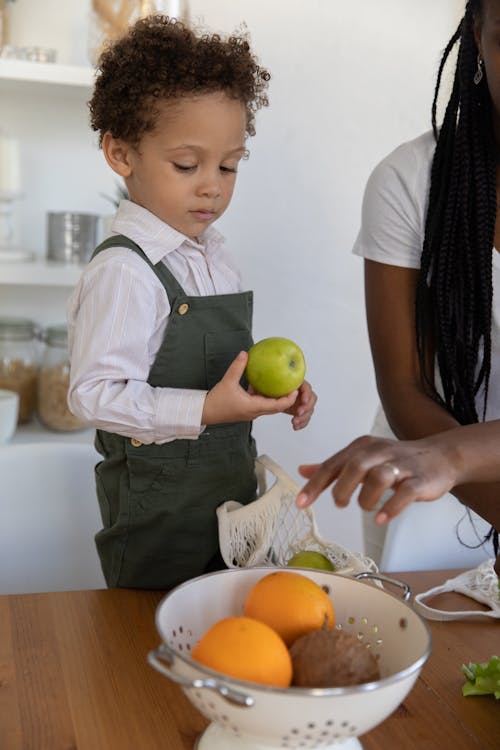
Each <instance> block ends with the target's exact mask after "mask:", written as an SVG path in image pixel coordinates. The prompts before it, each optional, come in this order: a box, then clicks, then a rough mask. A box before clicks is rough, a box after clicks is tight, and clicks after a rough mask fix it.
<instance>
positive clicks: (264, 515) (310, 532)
mask: <svg viewBox="0 0 500 750" xmlns="http://www.w3.org/2000/svg"><path fill="white" fill-rule="evenodd" d="M256 471H257V477H258V480H259V497H258V499H257V500H255V501H254V502H252V503H249V504H248V505H241V503H237V502H235V501H228V502H226V503H223V504H222V505H220V506H219V507H218V508H217V517H218V523H219V544H220V549H221V554H222V557H223V559H224V562H225V563H226V565H227V566H228V567H229V568H246V567H250V566H253V565H270V566H282V565H286V563H287V561H288V560H289V559H290V558H291V557H292V556H293V555H294V554H296V553H297V552H300V551H301V550H305V549H308V550H315V551H317V552H321V553H322V554H323V555H325V556H326V557H327V558H328V559H329V560H330V561H331V563H332V564H333V565H334V567H335V570H336V572H338V573H343V574H345V575H354V574H356V573H361V572H365V571H371V572H377V566H376V565H375V563H374V562H373V560H371V559H370V558H369V557H365V556H364V555H362V554H360V553H357V552H350V551H349V550H347V549H345V548H344V547H342V546H341V545H340V544H337V543H335V542H330V541H328V540H326V539H323V538H322V537H321V536H320V534H319V531H318V528H317V526H316V521H315V518H314V513H313V511H312V509H311V508H306V509H304V510H301V509H300V508H297V506H296V505H295V498H296V497H297V495H298V493H299V491H300V487H299V486H298V485H297V484H296V482H294V481H293V480H292V479H291V477H289V476H288V475H287V474H286V473H285V471H284V470H283V469H282V468H281V467H280V466H278V464H276V463H275V462H274V461H272V460H271V459H270V458H269V456H265V455H263V456H259V458H257V460H256ZM266 472H268V473H270V474H271V475H272V476H273V478H274V480H275V481H274V482H273V484H272V485H271V486H269V487H268V484H267V481H266Z"/></svg>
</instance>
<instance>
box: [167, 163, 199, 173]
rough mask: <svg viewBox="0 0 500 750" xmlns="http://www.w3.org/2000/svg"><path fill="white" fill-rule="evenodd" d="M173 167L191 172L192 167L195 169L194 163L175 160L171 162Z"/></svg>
mask: <svg viewBox="0 0 500 750" xmlns="http://www.w3.org/2000/svg"><path fill="white" fill-rule="evenodd" d="M172 163H173V165H174V167H175V168H176V169H178V170H179V172H191V171H192V170H193V169H196V164H177V163H176V162H172Z"/></svg>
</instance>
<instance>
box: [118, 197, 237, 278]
mask: <svg viewBox="0 0 500 750" xmlns="http://www.w3.org/2000/svg"><path fill="white" fill-rule="evenodd" d="M111 230H112V231H113V232H116V233H117V234H124V235H125V236H126V237H129V238H130V239H131V240H132V241H133V242H135V243H137V245H139V247H140V248H141V249H142V250H143V252H144V253H145V255H146V256H147V257H148V259H149V260H150V261H151V263H153V265H156V264H157V263H160V261H162V260H163V258H165V256H166V255H168V254H169V253H172V252H174V251H175V250H179V249H182V247H183V246H184V247H185V248H187V247H194V248H196V249H197V250H200V252H205V253H207V255H211V254H212V253H213V252H214V251H215V250H216V249H217V248H218V247H220V245H221V244H222V243H223V242H224V237H223V236H222V234H221V233H220V232H218V231H217V229H214V227H211V226H210V227H207V229H206V230H205V231H204V232H203V234H202V235H201V236H200V240H201V242H200V243H198V242H195V241H194V240H192V239H190V238H189V237H186V235H184V234H182V233H181V232H178V231H177V229H174V228H173V227H171V226H170V225H169V224H166V223H165V222H164V221H162V220H161V219H159V218H158V216H155V214H153V213H151V211H148V210H147V208H143V207H142V206H139V205H138V204H137V203H133V202H132V201H129V200H122V201H120V205H119V206H118V210H117V212H116V215H115V218H114V220H113V223H112V225H111Z"/></svg>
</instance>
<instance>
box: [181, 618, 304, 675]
mask: <svg viewBox="0 0 500 750" xmlns="http://www.w3.org/2000/svg"><path fill="white" fill-rule="evenodd" d="M192 657H193V659H194V660H195V661H198V662H200V664H204V665H205V666H206V667H209V668H210V669H214V670H215V671H216V672H222V673H223V674H226V675H229V676H231V677H236V678H238V679H239V680H248V681H249V682H258V683H260V684H261V685H272V686H273V687H288V686H289V685H290V683H291V681H292V660H291V657H290V654H289V652H288V649H287V647H286V646H285V644H284V642H283V641H282V639H281V638H280V637H279V635H278V634H277V633H276V632H275V631H274V630H272V629H271V628H270V627H269V626H268V625H265V624H264V623H263V622H259V621H258V620H252V619H251V618H250V617H226V618H225V619H224V620H219V621H218V622H216V623H215V625H212V627H211V628H209V629H208V630H207V631H206V633H205V634H204V635H203V636H202V638H201V639H200V640H199V641H198V643H197V644H196V646H195V647H194V649H193V651H192Z"/></svg>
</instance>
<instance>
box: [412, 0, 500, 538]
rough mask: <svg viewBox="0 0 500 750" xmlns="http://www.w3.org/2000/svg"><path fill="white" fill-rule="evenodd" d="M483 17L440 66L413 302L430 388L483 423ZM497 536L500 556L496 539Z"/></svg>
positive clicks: (488, 229)
mask: <svg viewBox="0 0 500 750" xmlns="http://www.w3.org/2000/svg"><path fill="white" fill-rule="evenodd" d="M481 12H482V0H469V2H467V5H466V8H465V14H464V17H463V19H462V21H461V22H460V24H459V26H458V28H457V30H456V32H455V34H454V35H453V36H452V38H451V39H450V41H449V43H448V45H447V46H446V48H445V50H444V53H443V56H442V59H441V63H440V66H439V71H438V76H437V83H436V88H435V92H434V100H433V105H432V126H433V130H434V136H435V139H436V148H435V152H434V159H433V163H432V171H431V183H430V191H429V204H428V209H427V216H426V225H425V236H424V242H423V250H422V259H421V268H420V275H419V280H418V287H417V296H416V337H417V348H418V356H419V363H420V371H421V373H422V377H423V380H424V383H425V385H426V387H427V388H428V390H430V392H431V393H432V395H433V397H434V398H435V399H436V400H438V401H439V402H440V403H442V404H443V405H444V406H445V407H446V409H447V410H448V411H449V412H450V413H451V414H453V416H454V417H455V419H456V420H457V421H458V422H459V423H460V424H471V423H473V422H478V421H480V420H481V421H483V420H484V418H485V413H486V405H487V399H488V387H489V379H490V368H491V322H492V299H493V286H492V252H493V245H494V234H495V219H496V147H495V140H494V133H493V120H492V102H491V97H490V94H489V91H488V86H487V82H486V76H485V75H483V78H482V80H481V81H480V83H479V84H477V85H476V84H475V83H474V74H475V72H476V71H477V68H478V48H477V45H476V41H475V39H474V33H473V29H474V19H475V18H480V16H481ZM457 43H458V45H459V46H458V56H457V63H456V69H455V76H454V80H453V85H452V91H451V95H450V99H449V102H448V105H447V107H446V111H445V114H444V118H443V122H442V125H441V127H440V128H439V130H438V127H437V116H436V112H437V102H438V95H439V90H440V86H441V79H442V74H443V70H444V67H445V64H446V62H447V60H448V57H449V55H450V53H451V51H452V50H453V48H454V47H455V45H456V44H457ZM429 345H431V346H432V348H433V349H434V351H435V354H436V358H437V363H438V368H439V373H440V378H441V381H442V391H443V393H442V395H440V394H438V392H437V390H436V388H435V385H434V381H433V377H432V375H431V374H430V373H429V372H428V347H429ZM478 394H481V399H479V403H480V406H481V410H480V413H479V414H478V409H477V405H476V396H477V395H478ZM492 534H493V537H494V538H493V541H494V545H495V551H497V550H498V535H497V534H496V533H495V532H494V530H492Z"/></svg>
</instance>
